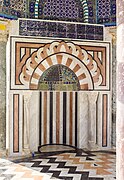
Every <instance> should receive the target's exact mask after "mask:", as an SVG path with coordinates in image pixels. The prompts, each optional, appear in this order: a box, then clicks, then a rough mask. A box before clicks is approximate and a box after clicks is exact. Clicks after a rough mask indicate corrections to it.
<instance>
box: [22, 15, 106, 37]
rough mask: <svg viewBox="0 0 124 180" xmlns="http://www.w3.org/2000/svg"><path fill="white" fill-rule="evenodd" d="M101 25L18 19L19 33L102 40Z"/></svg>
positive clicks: (23, 34)
mask: <svg viewBox="0 0 124 180" xmlns="http://www.w3.org/2000/svg"><path fill="white" fill-rule="evenodd" d="M103 28H104V27H103V26H101V25H97V26H96V25H91V24H83V23H80V24H79V23H76V24H75V23H66V22H55V21H43V20H42V21H39V20H35V21H34V20H30V19H26V20H24V19H19V35H22V36H38V37H60V38H72V39H89V40H103V39H104V37H103V31H104V29H103Z"/></svg>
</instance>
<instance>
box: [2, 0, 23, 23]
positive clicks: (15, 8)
mask: <svg viewBox="0 0 124 180" xmlns="http://www.w3.org/2000/svg"><path fill="white" fill-rule="evenodd" d="M26 6H27V2H26V0H20V1H18V0H4V1H3V2H1V10H2V13H3V14H5V15H10V16H8V17H9V18H10V19H11V18H16V17H26V16H27V15H26ZM1 16H2V15H1ZM5 17H7V16H5Z"/></svg>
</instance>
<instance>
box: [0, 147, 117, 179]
mask: <svg viewBox="0 0 124 180" xmlns="http://www.w3.org/2000/svg"><path fill="white" fill-rule="evenodd" d="M9 179H11V180H20V179H22V180H33V179H34V180H49V179H63V180H115V179H116V178H115V153H113V152H86V151H83V150H71V151H68V150H67V151H65V152H51V153H50V152H46V153H40V154H35V156H34V157H28V158H22V159H18V160H14V161H9V160H7V159H2V158H1V159H0V180H9Z"/></svg>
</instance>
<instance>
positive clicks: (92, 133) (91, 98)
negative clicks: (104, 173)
mask: <svg viewBox="0 0 124 180" xmlns="http://www.w3.org/2000/svg"><path fill="white" fill-rule="evenodd" d="M97 97H98V92H90V93H88V102H89V121H88V127H89V128H88V130H89V131H88V140H89V141H88V142H89V149H90V150H96V149H97V146H96V101H97Z"/></svg>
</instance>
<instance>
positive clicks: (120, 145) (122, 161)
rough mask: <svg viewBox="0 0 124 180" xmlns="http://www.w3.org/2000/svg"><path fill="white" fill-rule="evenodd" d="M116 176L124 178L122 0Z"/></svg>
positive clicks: (121, 9) (120, 6)
mask: <svg viewBox="0 0 124 180" xmlns="http://www.w3.org/2000/svg"><path fill="white" fill-rule="evenodd" d="M116 130H117V131H116V135H117V143H116V151H117V158H116V168H117V169H116V173H117V174H116V176H117V180H123V179H124V0H117V118H116Z"/></svg>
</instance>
